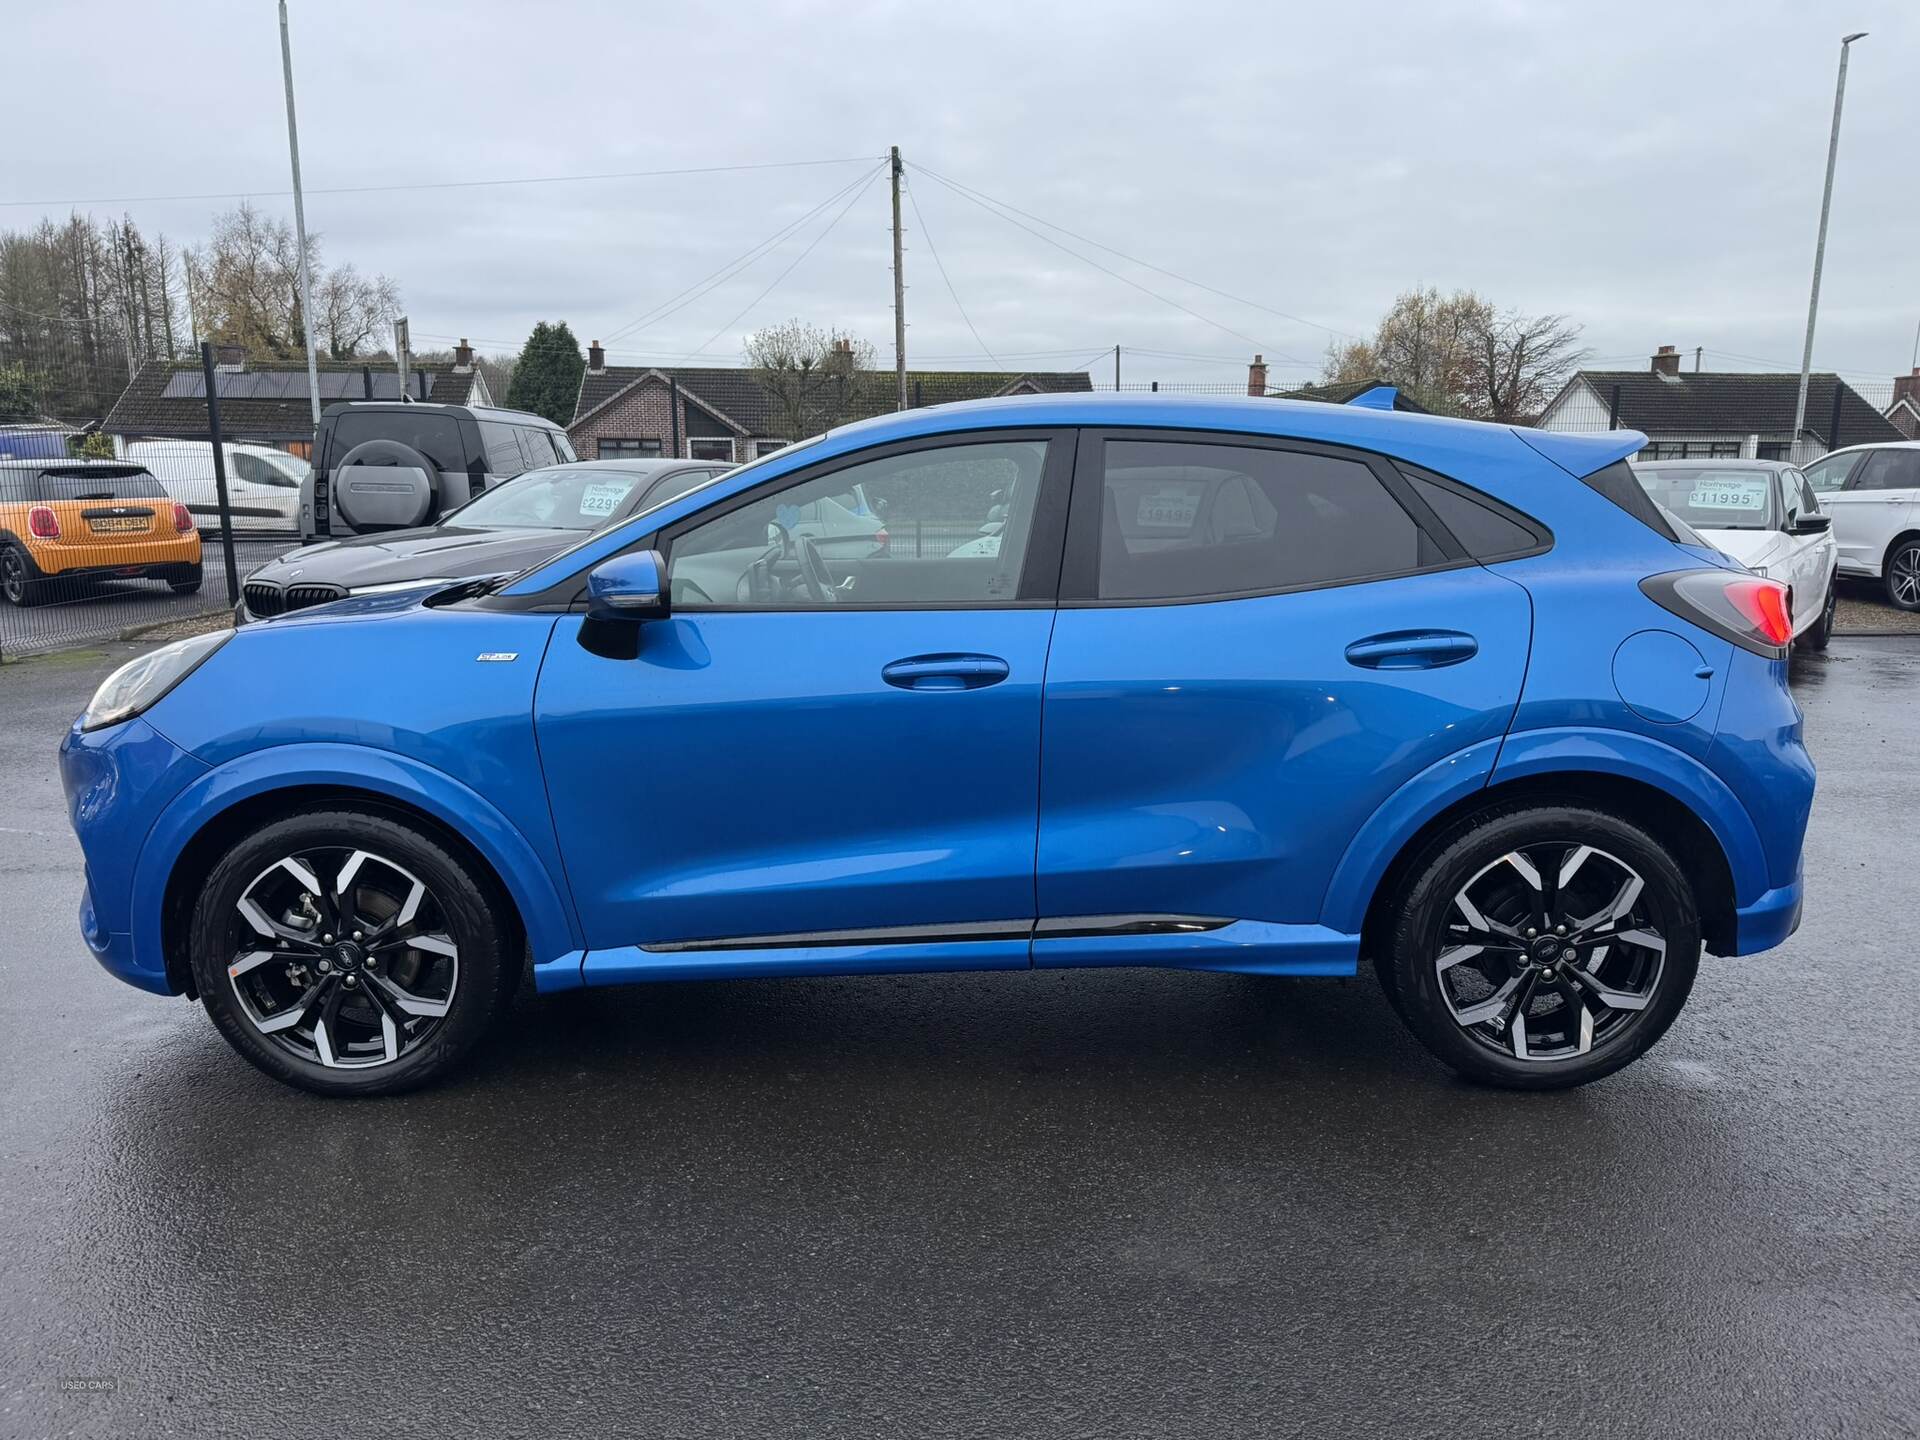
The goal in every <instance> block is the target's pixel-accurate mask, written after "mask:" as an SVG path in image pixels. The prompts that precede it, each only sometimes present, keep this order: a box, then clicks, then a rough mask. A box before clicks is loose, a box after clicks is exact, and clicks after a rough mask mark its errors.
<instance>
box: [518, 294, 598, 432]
mask: <svg viewBox="0 0 1920 1440" xmlns="http://www.w3.org/2000/svg"><path fill="white" fill-rule="evenodd" d="M586 370H587V362H586V358H585V357H584V356H582V355H581V353H580V342H579V341H577V340H575V339H574V338H573V331H572V330H570V329H568V328H567V322H566V321H564V320H562V321H561V322H560V323H559V324H557V325H549V324H548V323H547V322H546V321H544V320H542V321H541V322H540V323H539V324H537V325H535V326H534V327H533V333H532V334H531V335H529V336H528V337H527V344H526V348H525V349H523V350H522V351H521V352H520V363H519V364H518V365H516V366H515V367H514V370H513V384H512V385H510V386H509V387H508V388H507V404H508V405H509V406H511V407H512V408H513V409H515V410H527V411H531V412H532V413H533V414H535V415H544V416H546V418H547V419H549V420H551V421H553V423H554V424H556V425H565V424H566V423H567V422H568V421H569V420H571V419H573V402H574V400H575V398H576V397H577V396H578V395H579V393H580V377H581V376H582V375H584V374H585V373H586Z"/></svg>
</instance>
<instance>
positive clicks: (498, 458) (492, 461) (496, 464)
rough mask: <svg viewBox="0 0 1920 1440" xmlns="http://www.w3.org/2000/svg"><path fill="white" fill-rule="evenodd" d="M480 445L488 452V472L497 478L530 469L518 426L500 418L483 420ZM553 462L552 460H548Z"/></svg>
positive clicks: (508, 476) (549, 462)
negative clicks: (501, 421)
mask: <svg viewBox="0 0 1920 1440" xmlns="http://www.w3.org/2000/svg"><path fill="white" fill-rule="evenodd" d="M479 423H480V445H481V448H482V449H484V450H485V451H486V452H487V473H488V474H489V475H492V476H494V477H495V478H497V479H510V478H511V477H513V476H515V475H518V474H521V473H522V472H523V471H525V470H526V469H528V468H529V467H528V465H527V457H526V455H525V453H524V452H523V451H522V450H521V449H520V440H519V436H518V434H517V427H515V426H512V425H502V424H501V423H500V422H499V421H498V420H482V421H480V422H479ZM547 463H548V464H552V463H553V462H552V461H548V462H547Z"/></svg>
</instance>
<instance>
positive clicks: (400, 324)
mask: <svg viewBox="0 0 1920 1440" xmlns="http://www.w3.org/2000/svg"><path fill="white" fill-rule="evenodd" d="M393 363H394V364H395V365H396V366H397V367H398V368H399V370H400V398H401V399H402V400H406V399H409V398H410V397H409V395H408V394H407V372H408V371H409V370H410V369H412V367H413V339H412V336H410V335H409V334H408V333H407V317H406V316H404V315H402V316H401V317H400V318H399V319H398V320H396V321H394V322H393Z"/></svg>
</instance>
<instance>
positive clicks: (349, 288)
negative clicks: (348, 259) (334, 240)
mask: <svg viewBox="0 0 1920 1440" xmlns="http://www.w3.org/2000/svg"><path fill="white" fill-rule="evenodd" d="M313 305H314V309H315V310H316V311H317V312H318V313H319V316H320V329H319V337H320V338H321V339H324V340H325V342H326V349H327V353H328V354H329V355H331V356H332V357H333V358H334V359H336V360H351V359H353V358H354V357H355V356H357V355H359V353H360V351H361V349H362V348H363V347H364V346H366V345H367V343H368V342H369V341H371V340H373V339H374V338H375V337H376V336H380V335H384V334H385V333H386V331H387V330H388V328H389V327H391V326H392V324H393V321H394V317H395V316H397V315H398V314H399V313H400V288H399V286H397V285H395V284H394V283H393V281H391V280H389V279H388V278H387V277H386V276H384V275H375V276H372V277H368V276H365V275H362V274H361V273H360V272H359V271H358V270H356V269H355V268H354V267H353V265H352V264H351V263H349V264H346V265H338V266H335V267H334V268H333V269H332V270H329V271H328V272H327V273H326V274H325V275H324V276H323V277H322V278H321V281H320V283H319V285H318V286H317V287H316V288H315V290H314V293H313Z"/></svg>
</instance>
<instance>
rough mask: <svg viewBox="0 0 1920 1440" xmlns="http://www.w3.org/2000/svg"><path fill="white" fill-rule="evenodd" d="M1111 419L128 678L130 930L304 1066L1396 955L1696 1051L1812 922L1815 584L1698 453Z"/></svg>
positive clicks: (918, 449) (817, 457)
mask: <svg viewBox="0 0 1920 1440" xmlns="http://www.w3.org/2000/svg"><path fill="white" fill-rule="evenodd" d="M1382 398H1385V397H1382V396H1381V395H1380V394H1379V393H1378V392H1376V393H1375V394H1373V395H1371V396H1368V397H1363V399H1364V400H1366V401H1368V402H1370V403H1363V404H1358V405H1350V406H1344V407H1335V406H1328V405H1317V404H1311V403H1290V402H1283V401H1275V400H1242V401H1211V400H1209V401H1198V400H1183V399H1173V398H1169V397H1145V396H1142V397H1134V398H1132V399H1126V398H1122V397H1118V396H1100V395H1077V396H1050V397H1030V398H1023V399H1018V400H1001V401H987V402H981V403H977V404H970V405H959V406H947V407H939V408H935V409H928V410H918V411H911V412H907V413H903V414H899V415H890V416H887V417H884V418H882V419H879V420H875V421H871V422H867V423H863V424H858V425H851V426H848V427H847V428H845V429H841V430H836V431H834V432H832V433H831V434H828V435H826V436H823V437H821V438H818V439H815V440H811V441H808V442H805V443H803V444H799V445H795V446H792V447H790V448H788V449H785V450H782V451H780V452H779V453H778V454H775V455H771V456H769V457H766V458H765V459H762V460H761V461H759V462H758V463H756V464H753V465H749V466H747V467H745V468H743V469H741V470H737V471H734V472H733V473H731V474H729V475H727V476H725V477H724V478H722V479H720V480H717V481H715V482H714V483H712V484H710V485H708V486H706V487H704V488H702V489H700V490H698V491H695V492H693V493H692V494H688V495H684V496H681V497H679V498H678V499H675V500H672V501H669V502H668V503H666V504H663V505H660V506H658V507H656V508H654V509H653V510H651V511H648V512H646V513H644V514H641V515H639V516H636V517H634V518H632V519H630V520H628V521H627V522H625V523H624V524H622V525H619V526H617V527H614V528H612V529H609V530H606V531H602V532H601V533H598V534H596V535H594V536H592V537H591V538H589V539H587V540H585V541H583V542H582V543H580V544H579V545H577V546H575V547H574V548H573V549H571V550H569V551H566V552H564V553H562V554H561V555H559V556H558V557H557V558H555V559H552V560H550V561H548V562H546V563H544V564H542V565H540V566H538V567H537V568H535V569H532V570H529V571H525V572H522V573H521V574H518V575H515V576H512V577H510V578H506V579H500V580H492V581H480V582H467V583H463V584H456V585H451V586H449V585H447V584H445V583H444V582H442V583H439V584H438V585H437V586H436V585H435V584H433V583H429V584H428V585H427V586H425V587H423V588H421V589H418V590H409V591H402V592H398V593H389V594H380V595H369V596H364V597H355V598H350V599H347V600H343V601H340V602H338V603H335V604H331V605H326V606H322V607H318V608H315V609H311V610H306V611H302V612H299V613H295V614H291V615H287V616H285V617H283V618H280V619H276V620H272V621H270V622H268V623H265V624H261V625H250V626H248V627H246V628H245V629H244V630H241V631H239V632H237V633H232V634H225V635H217V636H205V637H201V638H198V639H193V640H187V641H183V642H181V643H179V644H177V645H172V646H168V647H166V648H164V649H160V650H157V651H154V652H153V653H151V654H148V655H146V656H143V657H142V658H140V659H138V660H136V661H134V662H133V663H132V664H130V665H128V666H126V667H125V668H124V669H122V670H120V671H119V672H117V673H116V674H114V675H113V676H111V677H110V678H109V679H108V680H107V681H106V682H105V683H104V684H103V685H102V686H101V687H100V691H99V693H98V694H97V695H96V696H95V697H94V699H93V702H92V704H91V705H90V706H89V708H88V710H87V712H86V713H85V714H84V715H83V716H82V717H81V718H80V719H79V720H78V721H77V722H76V723H75V725H74V727H73V730H72V732H71V733H70V734H69V735H68V736H67V738H66V741H65V744H64V746H63V748H62V753H61V760H62V769H63V772H64V778H65V783H66V788H67V792H68V795H69V797H70V800H71V809H72V816H73V824H74V828H75V830H76V831H77V832H78V833H79V836H80V840H81V843H82V845H83V846H84V848H85V851H86V856H87V896H86V899H85V901H84V902H83V904H82V908H81V915H80V923H81V929H82V932H83V934H84V935H85V938H86V942H87V944H88V946H89V947H90V948H91V949H92V950H93V952H94V954H95V955H96V956H97V957H98V958H99V960H100V961H101V963H102V964H104V965H105V966H106V967H107V968H108V969H109V970H111V971H112V972H113V973H114V974H116V975H118V976H120V977H121V978H123V979H125V980H127V981H129V982H130V983H132V984H135V985H138V986H141V987H143V988H145V989H148V990H151V991H154V992H156V993H158V994H185V995H187V996H189V997H198V998H199V999H200V1000H201V1001H202V1002H203V1003H204V1004H205V1005H206V1007H207V1010H208V1012H209V1014H211V1016H212V1017H213V1020H214V1022H215V1024H217V1025H218V1026H219V1028H220V1030H221V1031H222V1033H223V1034H225V1036H226V1037H227V1039H228V1040H229V1041H231V1042H232V1044H233V1045H234V1047H235V1048H236V1049H238V1050H239V1051H240V1052H241V1054H243V1055H245V1056H246V1057H247V1059H249V1060H251V1061H252V1062H253V1063H254V1064H255V1065H257V1066H259V1067H260V1068H261V1069H262V1070H264V1071H266V1072H267V1073H268V1074H270V1075H273V1076H275V1077H277V1078H279V1079H281V1080H284V1081H287V1082H289V1083H291V1084H295V1085H300V1086H305V1087H307V1088H308V1089H311V1090H316V1091H322V1092H326V1093H334V1094H372V1093H381V1092H388V1091H394V1090H399V1089H402V1088H405V1087H408V1086H412V1085H417V1084H420V1083H422V1082H424V1081H426V1080H428V1079H430V1078H432V1077H434V1076H438V1075H439V1074H441V1073H442V1072H444V1071H445V1070H446V1069H447V1068H448V1067H449V1066H451V1065H453V1064H455V1063H456V1062H457V1061H458V1060H459V1059H460V1058H461V1057H462V1056H463V1055H464V1054H465V1053H466V1052H467V1051H468V1050H469V1049H470V1048H471V1047H472V1046H473V1045H474V1044H475V1042H477V1041H478V1040H479V1039H480V1038H481V1036H482V1035H483V1034H484V1033H485V1032H486V1031H487V1029H488V1028H489V1026H491V1025H492V1024H493V1023H494V1022H495V1020H496V1019H497V1018H498V1017H499V1016H500V1014H501V1013H502V1012H503V1010H504V1008H505V1006H506V1003H507V1000H508V997H509V996H510V995H511V993H512V992H513V990H514V988H515V986H516V985H517V983H518V982H519V981H520V979H521V976H522V973H523V971H524V970H525V968H526V965H527V960H528V957H529V955H530V957H531V965H532V973H533V976H534V981H535V983H536V985H537V986H538V988H539V989H540V990H541V991H543V992H544V991H560V990H571V989H576V988H579V987H583V986H600V985H618V984H626V983H629V982H635V981H645V980H681V979H692V978H708V977H722V976H779V975H821V974H866V973H875V972H903V971H934V970H1024V969H1029V968H1037V967H1065V966H1083V965H1103V966H1104V965H1157V966H1172V967H1178V968H1186V969H1194V970H1231V971H1244V972H1252V973H1259V974H1275V975H1350V974H1352V973H1354V971H1355V968H1356V966H1357V965H1358V964H1359V963H1360V962H1361V961H1362V960H1363V959H1364V960H1367V961H1368V962H1370V963H1371V964H1372V965H1373V966H1374V967H1375V968H1376V969H1377V970H1378V972H1379V976H1380V979H1381V982H1382V988H1383V989H1384V991H1385V993H1386V996H1387V998H1388V999H1389V1001H1390V1002H1391V1003H1392V1004H1393V1005H1394V1007H1395V1008H1396V1009H1397V1010H1398V1011H1399V1013H1400V1015H1401V1016H1402V1018H1403V1019H1404V1020H1405V1021H1406V1023H1407V1024H1408V1026H1409V1027H1410V1028H1411V1029H1412V1030H1413V1031H1414V1033H1415V1034H1417V1035H1418V1036H1419V1037H1420V1039H1421V1040H1422V1041H1424V1042H1425V1043H1426V1045H1427V1046H1428V1047H1429V1048H1430V1049H1431V1050H1432V1051H1433V1053H1434V1054H1435V1055H1436V1056H1438V1058H1439V1059H1440V1060H1441V1061H1443V1062H1444V1063H1445V1064H1447V1065H1448V1066H1451V1067H1452V1068H1453V1069H1454V1070H1456V1071H1458V1072H1460V1073H1461V1074H1463V1075H1466V1076H1469V1077H1471V1078H1474V1079H1476V1080H1481V1081H1485V1082H1489V1083H1493V1084H1497V1085H1506V1086H1514V1087H1522V1088H1535V1089H1545V1088H1553V1087H1561V1086H1568V1085H1575V1084H1579V1083H1582V1082H1584V1081H1587V1080H1592V1079H1595V1078H1597V1077H1599V1076H1601V1075H1605V1074H1607V1073H1609V1072H1611V1071H1613V1070H1616V1069H1618V1068H1619V1067H1620V1066H1622V1065H1624V1064H1626V1063H1628V1062H1629V1061H1631V1060H1632V1059H1634V1058H1635V1057H1636V1056H1638V1055H1640V1054H1641V1053H1642V1052H1644V1051H1645V1050H1646V1049H1647V1048H1648V1047H1649V1046H1650V1045H1652V1044H1653V1043H1654V1042H1655V1041H1656V1040H1657V1039H1658V1038H1659V1037H1660V1035H1661V1034H1662V1033H1663V1032H1664V1031H1665V1030H1666V1028H1667V1027H1668V1025H1670V1024H1671V1023H1672V1021H1673V1019H1674V1017H1675V1015H1676V1014H1677V1013H1678V1012H1679V1010H1680V1007H1681V1006H1682V1004H1683V1003H1684V1002H1685V1000H1686V997H1687V994H1688V991H1689V990H1690V988H1691V987H1692V985H1693V982H1694V973H1695V969H1696V966H1697V964H1698V960H1699V956H1700V953H1701V950H1702V948H1703V946H1704V947H1705V948H1706V949H1708V950H1711V951H1713V952H1714V953H1716V954H1721V955H1746V954H1751V953H1753V952H1755V951H1759V950H1765V949H1767V948H1768V947H1770V946H1774V945H1777V944H1779V943H1780V942H1781V941H1782V940H1784V939H1785V938H1786V937H1787V936H1788V935H1789V934H1790V933H1791V932H1792V931H1793V929H1794V927H1795V925H1796V924H1797V923H1798V920H1799V915H1800V905H1801V875H1800V849H1801V840H1802V835H1803V832H1804V830H1805V826H1806V821H1807V813H1808V808H1809V806H1810V804H1811V802H1812V797H1813V788H1814V772H1813V765H1812V763H1811V761H1810V760H1809V759H1808V757H1807V752H1806V750H1805V749H1804V747H1803V746H1802V744H1801V732H1800V713H1799V710H1798V707H1797V706H1796V705H1795V704H1794V702H1793V699H1792V697H1791V696H1790V694H1789V693H1788V690H1787V685H1786V672H1787V662H1786V646H1787V643H1788V640H1789V630H1788V624H1789V622H1788V618H1787V612H1786V607H1785V603H1784V601H1785V596H1784V592H1783V589H1782V587H1781V586H1780V585H1779V584H1777V583H1776V582H1773V581H1770V580H1766V579H1762V578H1759V577H1756V576H1753V575H1751V574H1748V573H1747V572H1745V571H1743V570H1740V569H1737V568H1734V567H1733V566H1732V565H1731V562H1729V561H1728V560H1727V559H1726V558H1725V557H1723V556H1721V555H1720V554H1718V553H1717V552H1715V551H1712V550H1710V549H1707V548H1705V547H1704V546H1701V545H1700V544H1698V542H1697V541H1696V540H1694V539H1693V537H1692V536H1691V533H1690V532H1689V531H1687V530H1686V529H1685V527H1684V526H1682V525H1678V524H1676V523H1675V522H1674V521H1673V520H1671V519H1670V517H1668V516H1667V515H1666V514H1665V512H1663V511H1662V510H1661V509H1659V508H1658V507H1657V506H1655V505H1654V504H1653V503H1652V502H1651V501H1649V500H1648V498H1647V496H1646V494H1645V493H1644V492H1643V491H1642V489H1641V488H1640V486H1639V484H1638V483H1637V482H1636V481H1635V479H1634V477H1633V475H1632V473H1631V472H1630V471H1629V469H1628V467H1627V464H1626V457H1627V456H1628V455H1630V454H1632V453H1633V452H1634V451H1635V450H1637V449H1638V448H1639V447H1640V445H1641V444H1642V443H1643V439H1644V437H1642V436H1640V435H1637V434H1633V433H1631V432H1626V431H1618V432H1613V433H1610V434H1605V435H1594V436H1568V435H1557V434H1546V433H1540V432H1535V431H1529V430H1518V429H1512V428H1508V427H1504V426H1497V425H1487V424H1474V423H1469V422H1464V421H1454V420H1444V419H1437V418H1430V417H1425V416H1412V415H1404V414H1395V413H1392V412H1391V410H1389V409H1383V408H1380V407H1379V404H1378V402H1379V401H1380V400H1381V399H1382Z"/></svg>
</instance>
